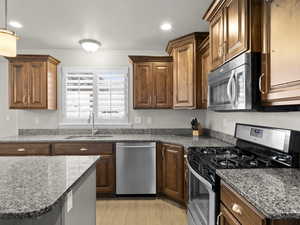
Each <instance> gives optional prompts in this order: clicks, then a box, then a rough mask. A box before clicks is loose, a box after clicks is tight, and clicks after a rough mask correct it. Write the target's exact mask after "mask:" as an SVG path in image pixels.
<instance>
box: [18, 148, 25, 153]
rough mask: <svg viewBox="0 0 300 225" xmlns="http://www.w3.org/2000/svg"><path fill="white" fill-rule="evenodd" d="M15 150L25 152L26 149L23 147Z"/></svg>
mask: <svg viewBox="0 0 300 225" xmlns="http://www.w3.org/2000/svg"><path fill="white" fill-rule="evenodd" d="M17 151H18V152H25V151H26V150H25V148H18V149H17Z"/></svg>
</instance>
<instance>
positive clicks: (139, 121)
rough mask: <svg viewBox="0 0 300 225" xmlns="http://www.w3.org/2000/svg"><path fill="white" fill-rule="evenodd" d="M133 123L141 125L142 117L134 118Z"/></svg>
mask: <svg viewBox="0 0 300 225" xmlns="http://www.w3.org/2000/svg"><path fill="white" fill-rule="evenodd" d="M134 123H135V124H141V123H142V117H140V116H136V117H135V118H134Z"/></svg>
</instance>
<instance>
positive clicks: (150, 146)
mask: <svg viewBox="0 0 300 225" xmlns="http://www.w3.org/2000/svg"><path fill="white" fill-rule="evenodd" d="M118 148H155V146H153V145H148V146H145V145H141V146H137V145H136V146H118Z"/></svg>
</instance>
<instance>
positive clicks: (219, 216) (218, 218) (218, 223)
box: [217, 212, 223, 225]
mask: <svg viewBox="0 0 300 225" xmlns="http://www.w3.org/2000/svg"><path fill="white" fill-rule="evenodd" d="M222 215H223V214H222V212H220V214H219V215H218V217H217V225H220V220H221V216H222Z"/></svg>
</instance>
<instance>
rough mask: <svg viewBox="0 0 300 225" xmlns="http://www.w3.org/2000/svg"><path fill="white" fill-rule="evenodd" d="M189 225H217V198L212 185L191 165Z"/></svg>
mask: <svg viewBox="0 0 300 225" xmlns="http://www.w3.org/2000/svg"><path fill="white" fill-rule="evenodd" d="M188 168H189V201H188V225H215V211H216V206H215V203H216V196H215V192H214V191H213V188H212V185H211V184H210V183H209V182H208V181H207V180H205V179H204V178H203V177H201V176H200V175H199V174H198V173H197V172H196V171H194V169H193V168H192V167H191V166H190V165H189V163H188Z"/></svg>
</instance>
